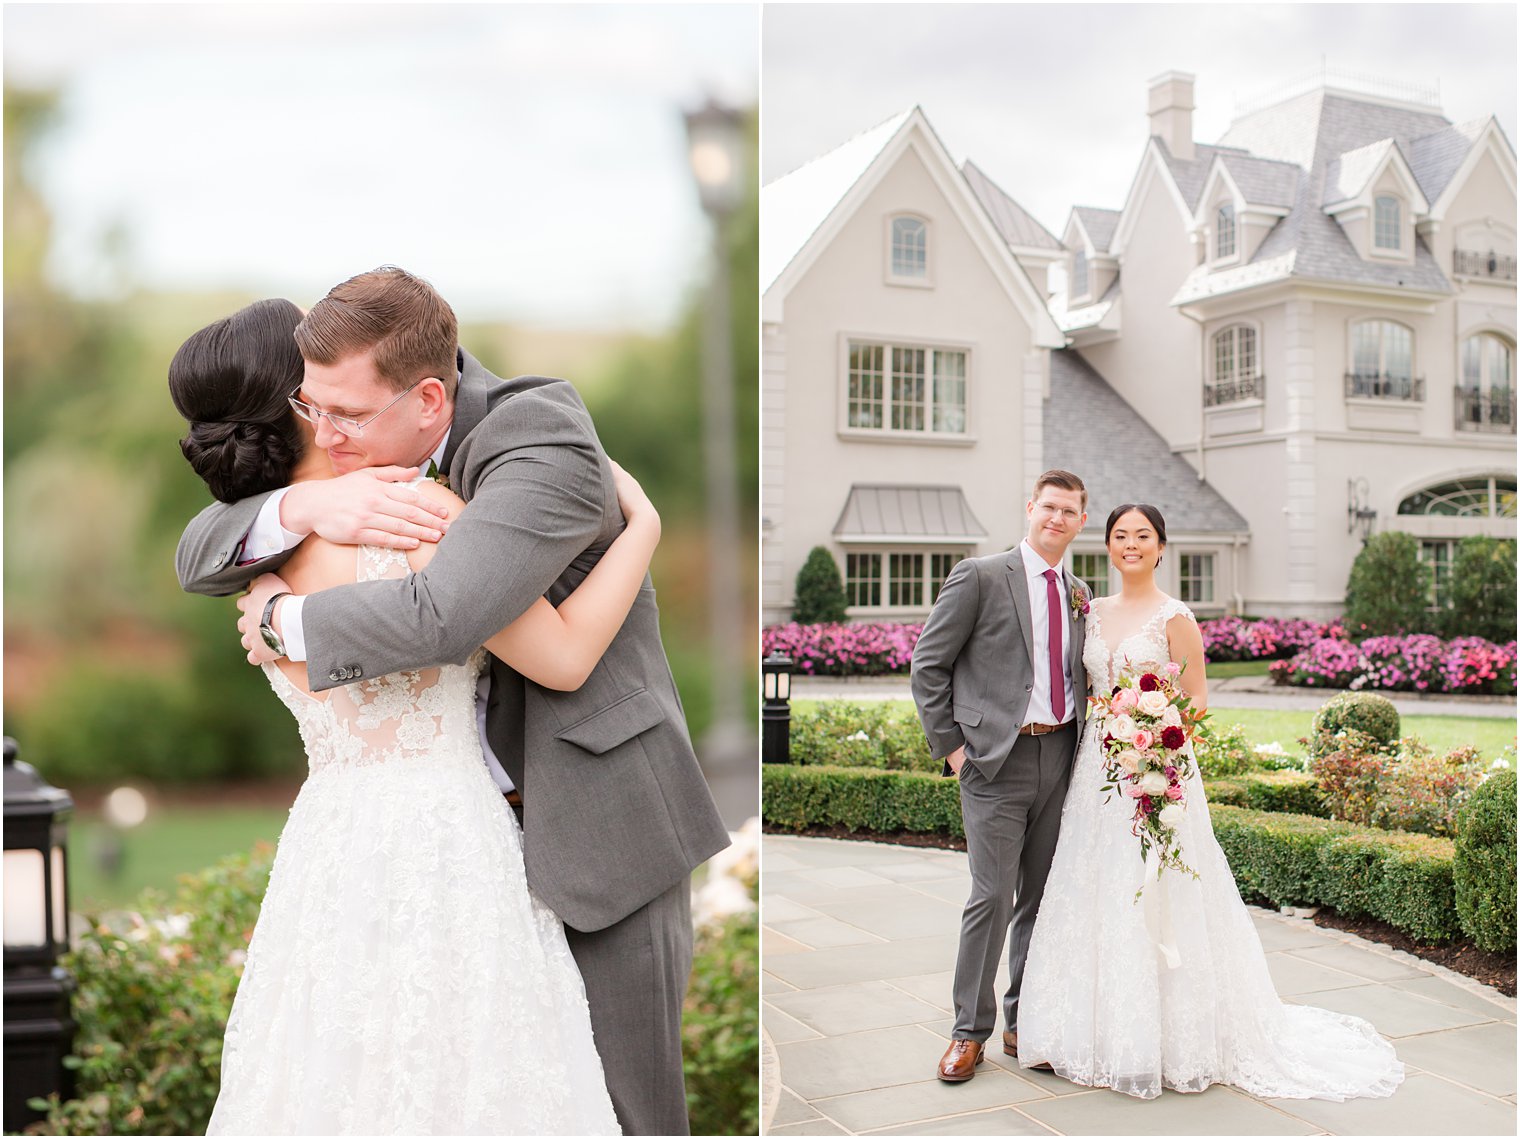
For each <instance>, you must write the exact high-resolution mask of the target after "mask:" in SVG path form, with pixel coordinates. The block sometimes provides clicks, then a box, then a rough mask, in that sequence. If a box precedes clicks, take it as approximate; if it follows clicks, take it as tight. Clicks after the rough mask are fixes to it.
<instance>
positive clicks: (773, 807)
mask: <svg viewBox="0 0 1520 1139" xmlns="http://www.w3.org/2000/svg"><path fill="white" fill-rule="evenodd" d="M760 801H761V803H762V808H761V810H762V811H763V813H764V818H765V821H766V822H767V823H769V824H771V825H772V826H776V827H784V828H786V829H788V830H795V831H800V830H804V829H806V828H807V827H810V826H826V827H827V826H843V827H846V828H848V829H849V830H852V831H875V832H877V833H881V834H891V833H893V832H895V831H913V832H916V833H929V834H948V835H955V836H957V837H962V836H964V835H965V833H966V832H965V829H964V828H963V827H962V825H961V796H960V785H959V783H957V781H956V780H954V779H946V778H942V777H941V776H938V775H925V774H921V773H919V772H909V771H873V770H871V769H869V768H847V767H796V766H790V765H785V764H775V763H772V764H766V765H764V766H762V768H761V770H760Z"/></svg>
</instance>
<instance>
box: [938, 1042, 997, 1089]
mask: <svg viewBox="0 0 1520 1139" xmlns="http://www.w3.org/2000/svg"><path fill="white" fill-rule="evenodd" d="M986 1058H987V1057H985V1056H983V1055H982V1046H981V1044H980V1043H979V1042H978V1041H975V1040H952V1041H950V1047H948V1048H946V1049H945V1054H944V1055H943V1056H941V1057H940V1058H939V1069H938V1071H937V1072H936V1075H938V1076H939V1078H940V1079H942V1080H944V1081H945V1082H946V1083H947V1084H959V1083H963V1082H965V1081H966V1080H969V1079H970V1078H971V1077H972V1076H974V1075H976V1066H977V1065H978V1064H980V1063H981V1062H982V1061H983V1060H985V1059H986Z"/></svg>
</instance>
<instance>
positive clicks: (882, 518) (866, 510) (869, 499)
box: [834, 484, 987, 545]
mask: <svg viewBox="0 0 1520 1139" xmlns="http://www.w3.org/2000/svg"><path fill="white" fill-rule="evenodd" d="M834 537H835V538H837V539H838V540H839V541H841V542H901V543H911V544H914V545H925V544H939V543H943V544H945V545H952V544H953V545H966V544H968V543H976V542H984V541H986V540H987V531H986V530H984V529H983V528H982V524H981V523H980V522H978V521H977V520H976V515H974V514H972V513H971V504H970V503H968V502H967V501H966V496H965V495H964V494H962V493H961V488H960V487H958V486H862V485H859V484H857V485H855V486H852V487H850V496H849V498H847V499H846V500H845V504H844V509H843V510H841V511H840V512H839V521H838V522H836V523H834Z"/></svg>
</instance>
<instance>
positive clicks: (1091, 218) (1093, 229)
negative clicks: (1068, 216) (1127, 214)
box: [1071, 206, 1119, 253]
mask: <svg viewBox="0 0 1520 1139" xmlns="http://www.w3.org/2000/svg"><path fill="white" fill-rule="evenodd" d="M1071 212H1072V213H1073V214H1075V215H1076V218H1077V221H1078V222H1080V223H1081V225H1082V230H1083V232H1085V233H1086V234H1087V239H1088V240H1089V241H1091V242H1092V243H1093V250H1094V251H1095V252H1097V253H1107V252H1108V247H1109V246H1110V245H1111V244H1113V240H1114V231H1115V230H1116V229H1118V228H1119V211H1118V210H1105V209H1100V208H1099V207H1097V206H1072V208H1071Z"/></svg>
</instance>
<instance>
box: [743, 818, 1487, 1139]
mask: <svg viewBox="0 0 1520 1139" xmlns="http://www.w3.org/2000/svg"><path fill="white" fill-rule="evenodd" d="M762 849H763V860H764V861H763V867H764V871H763V874H762V876H761V883H762V884H761V889H762V900H761V918H762V920H763V922H764V933H763V941H762V953H763V961H764V975H763V978H762V982H761V996H762V1001H763V1006H762V1018H763V1019H762V1024H763V1029H764V1032H763V1041H762V1046H763V1055H762V1086H763V1097H764V1100H763V1105H762V1109H763V1114H762V1130H763V1132H764V1133H765V1134H770V1135H852V1134H854V1135H864V1134H874V1135H1051V1134H1055V1135H1325V1134H1330V1135H1513V1134H1515V1133H1516V1106H1515V1071H1516V1068H1515V1056H1516V1053H1515V1001H1514V1000H1513V999H1510V998H1506V997H1503V996H1501V995H1499V993H1497V992H1496V991H1494V990H1493V989H1490V988H1487V987H1485V986H1482V985H1479V984H1477V983H1476V982H1474V981H1471V980H1469V979H1468V978H1465V977H1461V976H1459V975H1458V974H1455V973H1451V972H1449V971H1447V970H1445V969H1442V968H1440V967H1438V966H1435V965H1431V964H1429V963H1427V962H1424V961H1421V960H1419V959H1418V958H1415V957H1412V956H1410V955H1408V954H1405V953H1400V952H1397V951H1395V950H1390V949H1387V948H1386V947H1383V946H1378V945H1373V944H1371V943H1369V942H1365V941H1362V940H1360V939H1358V938H1355V937H1352V936H1351V935H1349V934H1344V933H1341V932H1339V931H1336V930H1329V929H1321V928H1319V927H1318V926H1315V925H1314V924H1313V923H1311V922H1309V921H1306V920H1303V919H1301V918H1293V917H1285V916H1282V915H1280V914H1275V913H1272V912H1270V911H1268V910H1260V909H1253V910H1252V914H1253V916H1254V918H1255V921H1256V927H1257V930H1258V931H1259V932H1260V934H1261V938H1262V943H1263V945H1264V947H1265V949H1266V950H1267V960H1268V963H1269V965H1270V967H1271V970H1272V976H1273V978H1274V979H1275V980H1276V982H1277V987H1278V991H1279V993H1280V994H1281V995H1282V996H1283V998H1284V999H1285V1000H1293V1001H1298V1002H1301V1003H1312V1004H1316V1005H1320V1006H1322V1007H1325V1008H1332V1009H1336V1010H1339V1011H1342V1012H1349V1013H1355V1014H1356V1015H1358V1016H1362V1017H1365V1018H1367V1019H1368V1020H1370V1021H1371V1022H1372V1023H1373V1024H1374V1025H1376V1026H1377V1028H1378V1029H1379V1031H1381V1032H1383V1033H1384V1034H1385V1035H1386V1036H1388V1037H1389V1038H1390V1039H1391V1040H1392V1041H1393V1043H1394V1046H1395V1047H1396V1048H1397V1050H1398V1054H1399V1058H1400V1059H1401V1060H1403V1061H1404V1064H1405V1069H1406V1073H1407V1075H1406V1078H1405V1082H1404V1084H1403V1086H1402V1087H1400V1088H1399V1090H1398V1091H1397V1092H1396V1093H1395V1094H1394V1095H1393V1096H1392V1097H1391V1098H1389V1099H1383V1100H1355V1101H1352V1102H1349V1103H1330V1102H1326V1101H1320V1100H1259V1099H1256V1098H1255V1097H1253V1096H1250V1095H1247V1094H1245V1093H1244V1092H1241V1091H1238V1090H1236V1089H1235V1088H1230V1087H1223V1086H1217V1085H1216V1086H1215V1087H1212V1088H1209V1089H1208V1090H1207V1091H1206V1092H1203V1093H1202V1094H1201V1095H1181V1094H1178V1093H1176V1092H1170V1091H1168V1092H1166V1093H1164V1094H1163V1095H1161V1096H1160V1097H1159V1098H1157V1099H1154V1100H1149V1101H1142V1100H1136V1099H1132V1098H1130V1097H1128V1096H1124V1095H1120V1094H1118V1093H1116V1092H1111V1091H1107V1090H1102V1089H1092V1088H1084V1087H1080V1086H1078V1085H1075V1084H1070V1083H1067V1082H1066V1081H1065V1080H1062V1079H1061V1078H1059V1077H1057V1076H1054V1075H1051V1074H1047V1073H1040V1072H1029V1071H1023V1070H1021V1069H1020V1068H1019V1067H1018V1062H1017V1061H1016V1060H1014V1059H1013V1058H1012V1057H1008V1056H1004V1055H1003V1052H1002V1049H1001V1048H1000V1047H996V1046H994V1047H993V1048H992V1049H991V1050H990V1051H989V1052H988V1062H987V1063H986V1064H984V1065H982V1067H981V1068H980V1069H978V1075H977V1076H976V1078H975V1079H973V1080H971V1081H970V1082H969V1083H965V1084H943V1083H941V1082H940V1081H939V1080H937V1079H935V1078H934V1065H935V1062H936V1061H937V1060H938V1059H939V1056H940V1053H941V1052H943V1051H944V1048H945V1045H946V1042H947V1040H948V1038H949V1034H950V1031H951V1027H952V1012H951V1008H950V980H951V969H952V967H953V964H954V960H955V943H956V933H957V930H958V929H959V925H960V912H961V905H962V903H963V902H964V901H965V897H966V893H967V891H968V888H969V883H970V879H969V876H968V875H967V872H966V856H965V855H964V854H961V853H958V852H955V851H943V850H926V849H922V848H918V847H906V846H890V845H886V844H881V843H871V842H839V841H833V840H830V839H815V838H794V837H790V836H783V835H766V836H765V838H764V840H763V848H762ZM999 984H1000V985H1003V986H1006V984H1007V979H1006V973H1005V975H1004V977H1003V978H1002V979H1001V980H1000V982H999ZM995 1039H996V1038H994V1044H995Z"/></svg>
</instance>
